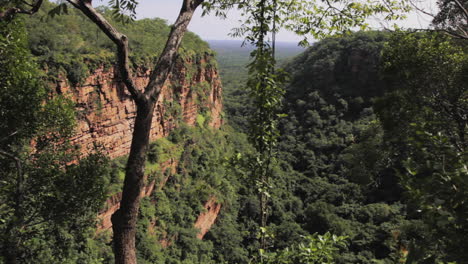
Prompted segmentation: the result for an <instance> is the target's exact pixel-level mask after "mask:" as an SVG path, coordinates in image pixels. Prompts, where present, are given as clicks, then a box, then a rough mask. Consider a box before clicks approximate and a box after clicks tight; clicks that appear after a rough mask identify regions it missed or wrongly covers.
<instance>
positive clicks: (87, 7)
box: [67, 0, 204, 264]
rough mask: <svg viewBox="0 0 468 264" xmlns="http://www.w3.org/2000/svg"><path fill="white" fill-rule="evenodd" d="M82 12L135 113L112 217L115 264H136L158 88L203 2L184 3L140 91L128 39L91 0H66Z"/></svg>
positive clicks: (186, 1)
mask: <svg viewBox="0 0 468 264" xmlns="http://www.w3.org/2000/svg"><path fill="white" fill-rule="evenodd" d="M67 1H68V2H69V3H70V4H72V5H73V6H74V7H76V8H77V9H79V10H80V11H81V12H83V13H84V14H85V15H86V16H87V17H88V18H89V19H90V20H91V21H93V22H94V23H95V24H96V25H97V26H98V27H99V28H100V29H101V30H102V32H104V33H105V34H106V35H107V37H109V39H111V40H112V41H113V42H114V43H115V44H116V46H117V67H118V71H119V74H120V78H121V79H122V82H123V83H124V84H125V87H126V88H127V90H128V91H129V92H130V94H131V95H132V99H133V101H134V102H135V104H136V107H137V113H136V117H135V126H134V131H133V136H132V144H131V147H130V155H129V157H128V161H127V167H126V171H125V181H124V187H123V191H122V200H121V202H120V209H119V210H117V212H115V213H114V214H113V215H112V229H113V232H114V254H115V264H136V263H137V259H136V249H135V235H136V223H137V220H138V210H139V209H140V199H141V197H140V193H141V191H142V190H143V188H144V185H145V182H144V181H145V177H144V176H145V162H146V155H147V151H148V146H149V140H150V132H151V123H152V120H153V112H154V108H155V105H156V102H157V101H158V98H159V96H160V94H161V90H162V87H163V86H164V83H165V82H166V80H167V79H168V77H169V74H170V73H171V71H172V68H173V66H174V62H175V60H176V56H177V50H178V49H179V47H180V44H181V42H182V38H183V36H184V34H185V32H186V31H187V27H188V25H189V23H190V21H191V20H192V16H193V13H194V12H195V10H196V9H197V7H198V6H199V5H200V4H201V3H202V2H203V1H204V0H184V1H183V4H182V8H181V10H180V13H179V16H178V17H177V20H176V22H175V23H174V25H173V26H172V29H171V33H170V34H169V38H168V40H167V42H166V45H165V47H164V50H163V52H162V53H161V55H160V56H159V59H158V62H157V63H156V66H155V67H154V70H153V72H152V73H151V76H150V81H149V83H148V85H147V86H146V88H145V89H144V91H142V90H140V89H138V88H137V87H136V86H135V84H134V82H133V80H132V74H131V69H130V67H129V58H128V53H129V51H128V39H127V37H126V36H125V35H123V34H122V33H120V32H119V31H118V30H117V29H116V28H115V27H113V26H112V25H111V24H110V23H109V22H108V21H107V20H106V19H105V18H104V17H103V16H102V15H101V14H100V13H99V12H97V11H96V10H95V9H94V8H93V7H92V4H91V0H67Z"/></svg>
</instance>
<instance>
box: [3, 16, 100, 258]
mask: <svg viewBox="0 0 468 264" xmlns="http://www.w3.org/2000/svg"><path fill="white" fill-rule="evenodd" d="M31 57H32V56H31V55H30V54H29V51H28V48H27V45H26V34H25V31H24V27H23V25H22V23H21V21H14V22H0V68H2V72H1V73H0V92H1V93H0V135H1V139H0V183H1V185H0V186H1V188H0V203H1V205H0V208H1V210H0V251H1V256H3V258H4V261H5V263H7V264H10V263H24V262H26V259H31V258H32V256H36V257H35V259H37V260H38V261H43V259H41V256H43V257H44V258H52V257H53V258H54V259H56V260H57V261H61V260H63V259H65V258H69V257H70V254H69V253H70V252H76V245H77V244H79V243H82V242H83V240H82V239H78V238H77V237H78V236H81V234H79V235H78V236H76V238H77V239H75V237H74V236H75V235H76V234H75V235H73V234H72V233H73V231H70V232H69V233H68V234H72V236H70V239H66V241H63V240H62V241H59V239H57V236H56V235H58V236H60V234H63V233H67V232H62V231H63V230H64V229H68V230H75V231H76V232H77V233H86V232H85V231H86V229H87V228H90V227H92V226H93V223H94V219H95V215H96V213H97V211H98V210H99V208H100V207H101V206H102V203H103V202H104V199H105V185H106V183H105V182H104V179H105V177H104V176H105V173H106V166H105V165H106V160H107V159H105V158H104V157H103V156H102V155H94V154H93V155H90V156H89V157H87V158H85V159H83V160H80V158H79V155H78V154H79V153H77V151H76V150H74V148H73V146H72V145H71V144H69V140H68V138H69V137H70V135H71V133H72V132H73V129H74V119H75V112H74V109H73V105H72V104H70V103H69V102H68V101H67V100H64V99H63V98H60V97H56V98H55V99H52V100H49V101H47V102H45V100H46V96H47V93H46V89H45V87H46V86H45V84H44V83H42V82H41V80H40V72H39V70H38V69H37V65H35V64H34V63H33V62H31V61H32V60H31ZM71 237H73V238H71ZM78 240H81V241H78ZM44 245H50V247H48V249H49V250H47V251H49V252H47V251H46V250H43V248H42V247H43V246H44ZM64 247H68V249H66V250H63V249H64ZM41 251H45V252H41ZM48 253H50V254H48ZM0 260H2V257H0Z"/></svg>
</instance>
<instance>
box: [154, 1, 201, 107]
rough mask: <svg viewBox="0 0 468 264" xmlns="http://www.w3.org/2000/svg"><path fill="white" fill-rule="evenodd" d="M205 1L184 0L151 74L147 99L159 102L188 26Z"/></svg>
mask: <svg viewBox="0 0 468 264" xmlns="http://www.w3.org/2000/svg"><path fill="white" fill-rule="evenodd" d="M203 1H204V0H184V3H183V5H182V8H181V10H180V13H179V16H178V17H177V20H176V22H175V24H174V25H173V26H172V29H171V33H170V34H169V39H168V40H167V42H166V46H165V47H164V50H163V52H162V54H161V56H160V57H159V59H158V62H157V63H156V66H155V67H154V69H155V70H154V71H153V72H152V73H151V76H150V81H149V83H148V86H147V87H146V89H145V95H146V96H147V98H150V99H151V100H153V101H157V100H158V97H159V95H160V93H161V89H162V87H163V85H164V83H165V82H166V80H167V78H168V76H169V73H170V72H171V71H172V67H173V66H174V62H175V58H176V56H177V50H178V49H179V47H180V43H181V42H182V38H183V36H184V33H185V32H186V31H187V26H188V24H189V23H190V20H191V19H192V16H193V13H194V12H195V10H196V8H197V7H198V6H199V5H200V4H201V3H202V2H203Z"/></svg>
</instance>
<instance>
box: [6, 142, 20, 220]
mask: <svg viewBox="0 0 468 264" xmlns="http://www.w3.org/2000/svg"><path fill="white" fill-rule="evenodd" d="M0 155H2V156H5V157H7V158H9V159H12V160H14V161H15V166H16V171H17V179H16V196H15V207H16V208H15V212H19V211H20V209H21V203H23V192H24V190H23V181H24V177H23V166H22V165H21V159H19V158H18V157H16V156H15V155H13V154H11V153H8V152H6V151H4V150H1V149H0ZM15 214H17V213H15Z"/></svg>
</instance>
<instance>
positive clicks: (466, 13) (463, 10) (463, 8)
mask: <svg viewBox="0 0 468 264" xmlns="http://www.w3.org/2000/svg"><path fill="white" fill-rule="evenodd" d="M454 1H455V3H456V4H457V6H458V8H460V9H461V11H462V12H463V14H464V15H465V19H466V20H467V21H468V10H466V8H465V7H464V6H463V5H462V4H461V3H460V1H458V0H454Z"/></svg>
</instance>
